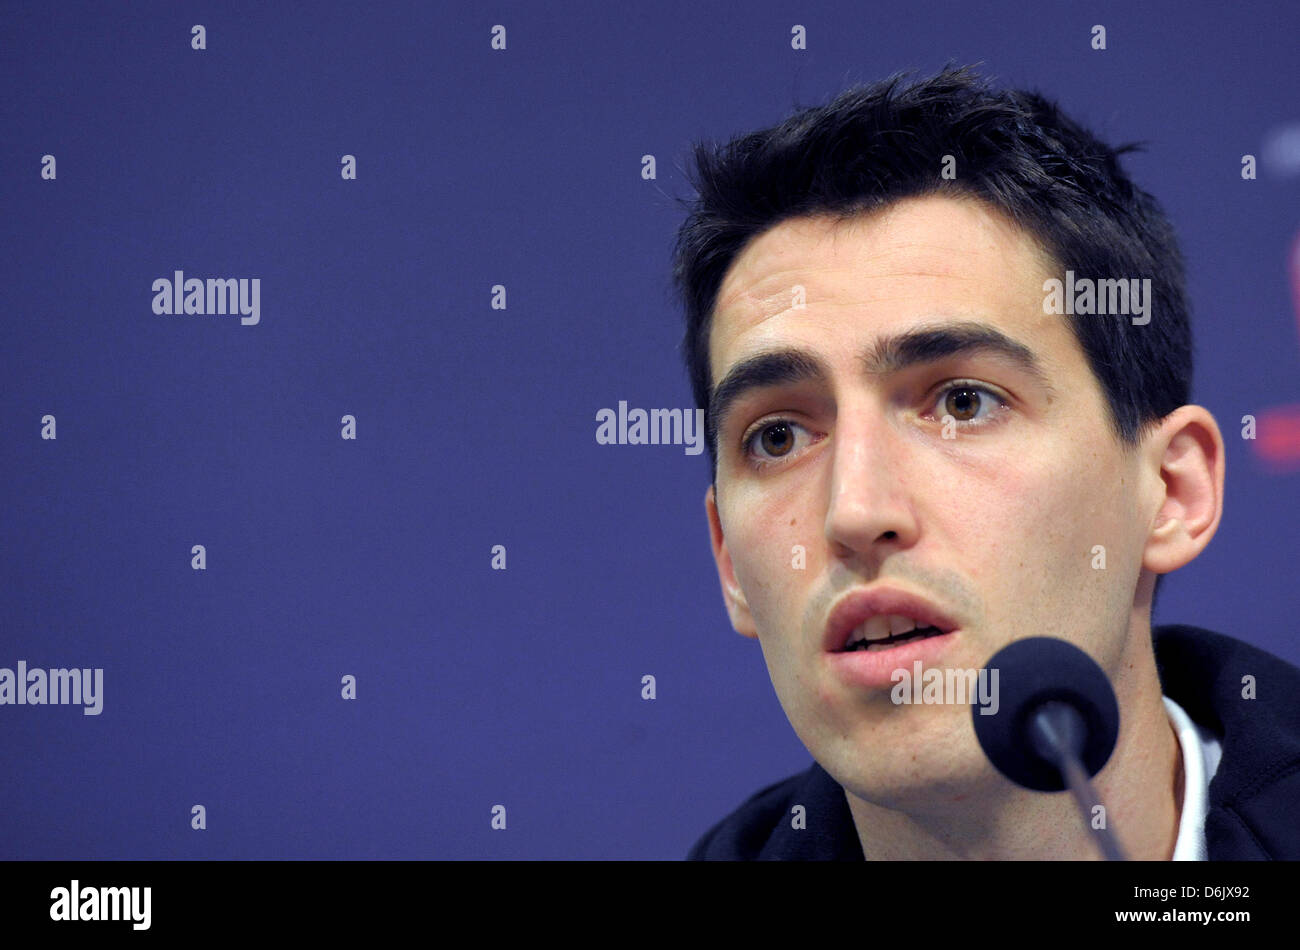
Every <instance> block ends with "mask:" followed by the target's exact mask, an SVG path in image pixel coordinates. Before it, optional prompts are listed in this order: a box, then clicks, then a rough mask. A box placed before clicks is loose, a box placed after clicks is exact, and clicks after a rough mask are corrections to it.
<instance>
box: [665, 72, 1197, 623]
mask: <svg viewBox="0 0 1300 950" xmlns="http://www.w3.org/2000/svg"><path fill="white" fill-rule="evenodd" d="M905 78H906V77H905V76H903V75H895V76H892V77H890V78H889V79H886V80H883V81H881V82H877V83H873V84H870V85H858V86H854V87H851V88H849V89H847V90H845V91H844V92H842V93H840V94H839V95H838V96H836V97H835V98H834V99H832V100H831V101H830V102H829V103H827V104H826V105H824V106H819V107H812V108H803V109H798V110H796V111H795V112H794V113H793V114H791V115H790V116H789V117H788V118H787V119H785V120H784V121H783V122H780V123H779V124H777V125H775V126H772V127H771V128H767V129H762V130H761V131H757V132H751V133H748V134H745V135H741V136H738V137H736V138H734V139H732V140H731V141H730V142H728V143H727V144H726V145H723V146H721V147H718V146H716V145H713V144H710V143H708V142H697V143H695V145H694V146H693V149H692V157H693V159H694V166H695V167H694V169H687V176H688V178H689V179H690V181H691V183H692V184H693V185H694V188H695V192H696V195H695V197H694V199H689V200H687V201H686V202H685V204H686V207H687V210H688V215H687V218H686V220H685V222H684V223H683V224H682V226H681V228H680V230H679V231H678V234H677V241H676V245H675V247H674V251H673V278H674V282H675V284H676V286H677V289H678V293H679V294H680V296H681V299H682V302H683V304H684V308H685V317H686V334H685V337H684V339H683V341H682V356H683V358H684V359H685V362H686V370H687V373H688V374H689V376H690V382H691V388H692V390H693V392H694V396H695V404H696V406H698V407H699V408H701V409H703V410H704V411H705V420H706V423H705V425H706V442H707V445H708V451H709V464H710V467H711V470H712V479H713V482H714V484H715V485H716V483H717V475H718V460H717V423H716V419H715V418H714V416H713V411H712V407H711V405H710V395H711V393H712V388H713V380H712V377H711V372H710V367H709V329H710V323H711V320H712V317H713V309H714V305H715V303H716V300H717V293H718V288H719V287H720V286H721V284H722V281H723V278H724V277H725V275H726V273H727V270H728V269H729V268H730V267H731V265H732V263H733V261H734V260H735V259H736V257H737V255H739V254H740V252H741V251H742V250H743V249H744V247H745V246H746V244H748V242H749V241H751V240H752V239H753V238H755V237H757V236H758V235H759V234H762V233H763V232H765V231H767V230H768V229H770V228H772V227H773V226H775V225H777V224H779V223H781V222H782V221H785V220H788V219H791V218H797V217H805V216H812V215H831V216H834V217H836V218H838V219H840V220H846V219H849V218H852V217H853V216H855V215H857V214H860V213H862V212H869V211H872V210H875V209H879V208H882V207H884V206H886V205H888V204H890V203H892V202H895V201H897V200H899V199H902V198H907V197H913V196H920V195H929V194H950V195H954V196H962V197H975V198H978V199H980V200H982V201H984V202H986V203H988V204H989V205H991V206H992V207H994V208H997V209H999V210H1000V211H1001V212H1003V213H1004V214H1006V215H1007V216H1008V217H1009V218H1010V219H1011V220H1012V221H1014V222H1015V223H1016V224H1017V225H1018V226H1019V227H1021V228H1024V229H1025V230H1026V231H1028V232H1029V233H1030V234H1032V235H1033V236H1034V237H1035V238H1036V239H1037V240H1038V242H1039V244H1040V245H1041V246H1042V248H1043V249H1044V250H1045V251H1046V252H1047V253H1048V255H1049V256H1050V257H1051V258H1053V259H1054V261H1055V263H1056V265H1057V266H1058V267H1059V268H1060V269H1061V270H1062V271H1064V270H1066V269H1069V270H1073V271H1074V272H1075V274H1076V276H1077V277H1080V278H1082V277H1090V278H1092V279H1097V280H1100V279H1115V278H1134V277H1137V278H1143V277H1149V278H1150V280H1151V298H1150V300H1149V306H1150V307H1151V311H1150V322H1149V323H1147V324H1145V325H1141V326H1134V325H1133V324H1131V322H1130V318H1129V317H1127V316H1123V315H1109V316H1099V315H1071V316H1070V318H1069V319H1070V323H1071V328H1072V330H1073V332H1074V336H1075V338H1076V339H1077V340H1078V341H1079V345H1080V346H1081V347H1082V349H1083V352H1084V355H1085V356H1086V358H1087V360H1088V365H1089V366H1090V367H1091V369H1092V372H1093V375H1094V376H1096V377H1097V380H1098V381H1099V382H1100V384H1101V389H1102V391H1103V392H1104V393H1105V396H1106V401H1107V404H1108V407H1109V415H1110V423H1111V429H1112V431H1113V432H1114V434H1115V436H1116V437H1117V438H1118V439H1119V440H1120V441H1121V442H1122V443H1124V444H1126V445H1128V446H1133V445H1135V444H1136V443H1137V442H1138V440H1139V439H1140V437H1141V435H1142V433H1143V432H1144V430H1145V429H1146V428H1147V427H1148V426H1149V425H1151V424H1152V423H1155V422H1157V421H1159V420H1160V419H1162V418H1164V417H1165V416H1167V415H1168V414H1169V413H1171V412H1173V411H1174V410H1175V409H1177V408H1178V407H1179V406H1182V405H1184V404H1186V403H1187V402H1189V401H1190V398H1191V382H1192V338H1191V327H1190V322H1189V313H1188V309H1189V308H1188V303H1187V299H1186V290H1185V278H1184V269H1183V259H1182V254H1181V252H1180V251H1179V248H1178V242H1177V239H1176V238H1175V235H1174V232H1173V228H1172V227H1171V226H1170V224H1169V221H1168V219H1167V218H1166V217H1165V215H1164V212H1163V210H1162V209H1161V208H1160V205H1159V204H1158V203H1157V201H1156V200H1155V198H1153V197H1152V196H1151V195H1149V194H1148V193H1147V192H1145V191H1143V190H1142V189H1141V188H1138V187H1137V186H1136V185H1134V184H1133V182H1132V181H1131V180H1130V179H1129V178H1128V176H1127V175H1126V174H1125V173H1124V171H1123V170H1122V169H1121V168H1120V165H1119V156H1120V155H1123V154H1125V153H1127V152H1131V151H1135V150H1137V149H1138V147H1139V146H1138V145H1136V144H1128V145H1122V146H1118V147H1114V148H1112V147H1110V146H1107V145H1105V144H1104V143H1103V142H1101V141H1100V140H1098V139H1097V138H1096V137H1095V136H1094V135H1093V134H1092V133H1091V132H1089V131H1088V130H1087V129H1085V128H1084V127H1083V126H1081V125H1079V124H1078V123H1077V122H1075V121H1074V120H1073V119H1070V118H1069V117H1067V116H1066V115H1064V114H1063V113H1062V112H1061V111H1060V109H1059V107H1058V106H1057V105H1056V104H1055V103H1054V102H1052V101H1050V100H1048V99H1046V98H1044V97H1043V96H1041V95H1039V94H1038V93H1034V92H1028V91H1024V90H994V89H991V88H990V87H989V85H988V84H987V83H986V82H984V81H983V80H982V79H980V78H979V77H978V76H976V75H975V73H974V71H973V69H972V68H971V67H961V68H954V67H952V66H948V67H946V68H944V69H943V70H941V71H940V72H939V73H938V74H936V75H934V76H932V77H929V78H926V79H922V80H919V81H916V82H911V83H905V81H904V80H905ZM944 156H952V157H953V159H955V162H956V171H957V175H956V177H955V178H951V179H950V178H944V177H943V176H942V175H941V174H940V170H941V168H942V165H943V162H944ZM1163 580H1164V578H1163V577H1157V579H1156V585H1155V592H1156V594H1158V593H1159V590H1160V586H1161V582H1162V581H1163ZM1154 608H1155V601H1154V595H1153V600H1152V610H1153V611H1154Z"/></svg>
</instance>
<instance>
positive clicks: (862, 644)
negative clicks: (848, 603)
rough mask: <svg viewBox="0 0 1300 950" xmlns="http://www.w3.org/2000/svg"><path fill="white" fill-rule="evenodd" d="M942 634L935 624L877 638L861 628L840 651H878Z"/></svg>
mask: <svg viewBox="0 0 1300 950" xmlns="http://www.w3.org/2000/svg"><path fill="white" fill-rule="evenodd" d="M942 635H943V631H942V630H940V629H939V628H938V627H934V626H926V627H916V628H914V629H912V630H908V631H907V632H905V633H896V634H889V635H888V636H884V637H880V636H877V637H875V638H869V637H867V636H866V634H865V633H864V632H863V631H862V630H861V629H859V630H857V631H854V632H853V633H852V634H850V635H849V637H850V639H849V643H848V644H847V645H846V646H845V647H844V649H843V650H841V651H839V652H841V653H852V652H854V651H855V650H866V651H867V652H868V653H871V652H878V651H880V650H888V649H889V648H891V647H896V646H898V645H899V644H900V643H908V642H910V641H912V640H925V639H927V638H929V637H938V636H942Z"/></svg>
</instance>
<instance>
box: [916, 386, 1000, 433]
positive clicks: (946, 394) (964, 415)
mask: <svg viewBox="0 0 1300 950" xmlns="http://www.w3.org/2000/svg"><path fill="white" fill-rule="evenodd" d="M936 395H937V397H938V398H937V399H936V401H935V404H934V410H933V414H934V416H935V417H936V418H939V419H942V418H943V417H944V416H952V417H953V419H954V420H956V421H957V422H958V423H962V424H964V425H969V426H979V425H985V424H986V423H988V422H991V421H992V416H993V414H994V412H996V411H997V410H998V409H1005V408H1006V407H1007V403H1006V400H1004V399H1003V398H1002V397H1001V396H999V395H998V394H997V393H995V392H994V391H993V390H991V389H989V388H988V387H987V386H982V385H980V384H979V383H974V382H969V381H966V380H959V381H957V382H955V383H949V384H947V385H946V386H944V388H943V389H941V390H939V392H938V393H937V394H936Z"/></svg>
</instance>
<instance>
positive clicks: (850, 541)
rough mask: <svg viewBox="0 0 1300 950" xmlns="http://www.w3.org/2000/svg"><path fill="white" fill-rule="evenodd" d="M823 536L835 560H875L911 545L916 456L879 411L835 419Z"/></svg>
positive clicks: (914, 533) (916, 527)
mask: <svg viewBox="0 0 1300 950" xmlns="http://www.w3.org/2000/svg"><path fill="white" fill-rule="evenodd" d="M833 439H834V444H833V446H832V450H833V452H834V458H833V461H832V463H831V474H830V500H829V503H828V505H827V508H826V537H827V540H828V541H829V542H830V546H831V550H832V551H833V552H834V553H835V554H836V555H837V556H838V557H840V558H844V559H851V558H855V557H856V558H870V559H875V560H877V561H878V560H879V559H880V558H882V557H884V556H885V554H886V553H888V552H890V551H894V550H898V549H902V548H907V547H910V546H911V545H913V544H915V543H916V540H917V535H918V533H919V524H918V521H917V517H916V510H915V507H914V505H913V500H914V494H913V493H914V491H915V486H916V481H915V478H914V475H915V473H916V469H915V462H916V456H915V455H914V454H913V453H912V451H911V448H910V446H909V444H908V441H907V439H906V437H905V435H904V434H903V433H902V432H900V431H899V430H898V429H897V428H896V427H895V426H893V425H892V424H891V423H890V422H889V420H888V419H887V418H886V417H885V416H884V415H883V414H882V413H881V411H880V409H879V408H878V407H868V406H861V407H856V408H854V409H853V410H852V411H851V412H847V413H846V412H843V411H842V412H841V414H840V415H839V417H838V418H837V420H836V425H835V431H834V435H833Z"/></svg>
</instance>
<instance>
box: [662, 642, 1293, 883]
mask: <svg viewBox="0 0 1300 950" xmlns="http://www.w3.org/2000/svg"><path fill="white" fill-rule="evenodd" d="M1154 643H1155V651H1156V666H1157V669H1158V670H1159V674H1160V683H1161V686H1162V690H1163V692H1164V694H1165V695H1166V696H1168V697H1170V698H1171V699H1172V700H1174V702H1176V703H1178V704H1179V705H1180V706H1182V707H1183V709H1184V710H1186V712H1187V715H1188V716H1190V717H1191V718H1192V720H1193V721H1195V722H1196V723H1198V724H1200V725H1203V726H1205V727H1207V728H1208V729H1210V730H1211V731H1212V732H1214V733H1215V734H1216V735H1217V736H1218V737H1219V741H1220V742H1221V743H1222V745H1223V757H1222V759H1220V761H1219V767H1218V770H1217V771H1216V772H1215V774H1214V778H1213V779H1212V780H1211V781H1210V790H1209V799H1208V802H1207V811H1206V815H1205V843H1206V849H1207V852H1208V857H1209V860H1211V861H1251V860H1266V859H1286V860H1298V859H1300V669H1297V668H1296V667H1294V666H1291V665H1290V664H1288V663H1286V662H1284V661H1283V660H1281V659H1279V658H1278V657H1275V656H1273V655H1272V654H1270V653H1266V652H1264V651H1263V650H1260V649H1259V648H1257V647H1253V646H1250V645H1249V644H1247V643H1243V642H1241V641H1240V640H1235V639H1233V638H1231V637H1226V636H1224V635H1222V634H1219V633H1211V632H1210V631H1208V630H1201V629H1199V628H1197V627H1188V626H1166V627H1157V628H1156V629H1155V631H1154ZM1247 675H1249V676H1253V677H1254V678H1255V691H1256V692H1255V698H1254V699H1245V698H1243V697H1242V689H1243V686H1242V677H1244V676H1247ZM795 804H802V805H804V806H805V807H806V809H807V822H806V824H807V827H806V828H803V829H794V828H791V827H790V809H791V808H792V807H793V806H794V805H795ZM687 859H688V860H692V861H753V860H758V861H861V860H863V855H862V845H861V844H860V843H859V841H858V833H857V829H856V828H855V827H854V824H853V818H852V815H851V814H850V813H849V805H848V802H847V801H845V798H844V790H843V788H842V787H841V786H840V785H839V784H838V783H837V782H836V781H835V780H834V779H833V778H831V777H830V775H828V774H827V773H826V771H825V770H824V769H823V768H822V767H821V766H820V765H818V764H817V763H816V762H814V763H813V765H812V767H811V768H809V769H808V770H807V771H805V772H801V773H799V774H798V775H794V776H791V777H790V778H788V779H786V780H784V781H782V782H777V783H776V784H774V785H769V786H768V787H767V788H765V789H763V790H762V791H760V792H757V793H755V794H754V795H753V796H751V797H750V798H749V800H747V801H746V802H745V803H744V804H742V805H741V806H740V807H739V808H737V809H736V810H735V811H734V812H732V813H731V814H730V815H728V816H727V817H726V818H724V819H723V820H722V821H720V822H719V823H718V824H716V825H714V827H713V828H711V829H710V830H709V831H708V832H707V833H706V834H705V835H704V836H703V837H702V838H700V840H699V841H697V842H696V843H695V846H694V847H693V848H691V851H690V854H689V855H687Z"/></svg>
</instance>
